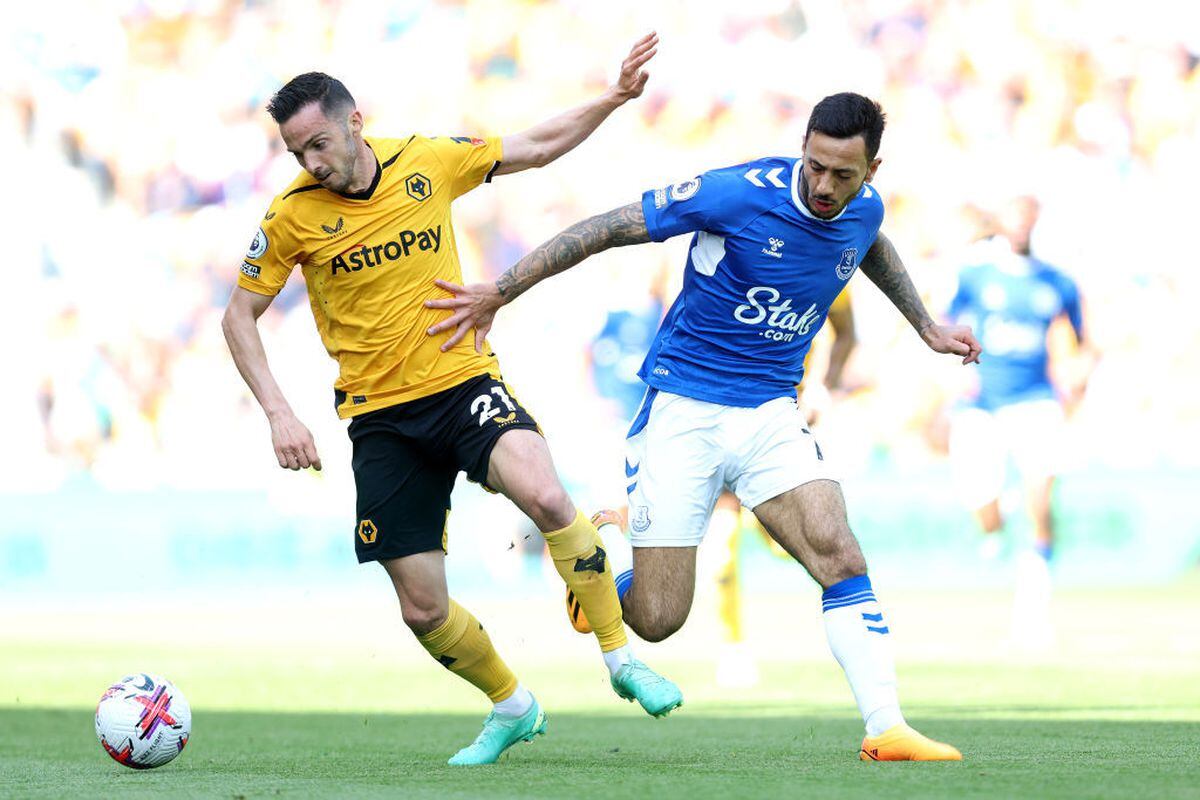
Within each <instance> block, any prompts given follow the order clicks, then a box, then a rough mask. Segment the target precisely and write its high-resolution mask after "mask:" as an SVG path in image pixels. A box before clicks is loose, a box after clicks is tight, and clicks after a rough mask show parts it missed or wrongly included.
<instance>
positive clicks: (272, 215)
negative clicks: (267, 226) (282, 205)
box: [263, 211, 275, 220]
mask: <svg viewBox="0 0 1200 800" xmlns="http://www.w3.org/2000/svg"><path fill="white" fill-rule="evenodd" d="M263 219H264V220H272V219H275V212H274V211H268V212H267V215H266V216H265V217H263Z"/></svg>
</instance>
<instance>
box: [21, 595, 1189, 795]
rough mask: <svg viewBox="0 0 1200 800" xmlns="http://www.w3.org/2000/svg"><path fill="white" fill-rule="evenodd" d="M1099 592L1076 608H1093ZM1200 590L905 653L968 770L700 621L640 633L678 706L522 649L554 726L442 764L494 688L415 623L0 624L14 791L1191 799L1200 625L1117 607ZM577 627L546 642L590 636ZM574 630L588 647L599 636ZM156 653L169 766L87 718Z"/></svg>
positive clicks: (805, 664) (920, 711)
mask: <svg viewBox="0 0 1200 800" xmlns="http://www.w3.org/2000/svg"><path fill="white" fill-rule="evenodd" d="M1097 597H1098V596H1089V597H1088V598H1080V599H1078V600H1077V602H1078V603H1079V605H1080V606H1081V607H1087V608H1092V609H1095V608H1096V606H1097V603H1098V602H1100V601H1099V600H1097ZM1196 600H1197V593H1196V591H1195V587H1194V585H1192V586H1188V587H1185V590H1184V591H1182V592H1175V593H1169V594H1163V595H1161V596H1159V597H1157V598H1151V599H1150V600H1147V601H1145V602H1143V603H1141V605H1139V606H1137V611H1136V612H1134V613H1132V614H1131V612H1129V611H1128V607H1129V604H1127V603H1124V602H1123V601H1122V600H1121V599H1120V598H1119V597H1118V598H1117V599H1116V600H1109V601H1108V605H1106V606H1102V611H1104V613H1105V614H1107V618H1106V619H1104V620H1102V621H1098V622H1095V623H1093V624H1094V625H1095V626H1096V627H1095V629H1094V630H1093V631H1092V632H1089V633H1088V634H1087V638H1085V639H1081V640H1078V641H1074V642H1068V643H1067V644H1066V645H1065V646H1066V647H1067V649H1068V652H1067V654H1066V655H1065V656H1059V657H1052V658H1044V659H1034V660H1032V661H1022V660H1014V659H1007V658H1000V659H993V658H990V657H981V656H980V655H979V654H978V653H975V654H973V653H972V652H970V646H969V645H968V646H964V647H963V648H961V650H960V651H956V653H952V654H950V655H944V654H939V655H938V657H937V658H925V659H914V658H912V657H906V656H905V655H904V654H903V653H902V655H901V660H900V669H899V673H900V674H899V677H900V685H901V695H902V699H903V701H904V705H905V710H906V713H907V715H908V717H909V720H910V722H912V723H913V724H914V725H915V726H916V727H918V728H919V729H921V730H923V731H924V732H926V733H928V734H929V735H932V736H934V737H937V738H941V739H944V740H945V741H949V742H952V743H954V744H956V745H957V746H959V747H960V748H961V749H962V751H963V753H964V756H965V760H964V761H963V762H961V763H950V764H868V763H860V762H859V761H857V760H856V751H857V746H858V743H859V741H860V738H861V735H862V733H861V724H860V721H859V720H858V717H857V713H856V712H855V710H854V708H853V703H852V700H851V698H850V695H849V692H848V690H847V689H846V687H845V684H844V682H843V681H842V678H841V675H840V672H839V670H838V669H837V667H836V665H835V664H834V663H833V662H832V659H829V658H827V657H822V656H823V654H822V653H820V652H817V653H814V654H813V656H812V657H811V658H810V659H807V660H800V661H794V660H787V661H773V662H772V661H768V662H766V663H765V664H764V674H763V681H762V682H761V684H760V686H759V687H757V688H755V689H753V690H746V691H739V692H728V691H723V690H721V689H718V688H717V687H716V686H715V685H714V683H713V676H712V666H711V664H709V663H706V662H705V661H704V660H703V659H702V658H698V657H696V654H697V653H700V654H703V653H704V652H705V639H703V638H699V637H693V639H692V640H691V641H692V644H693V645H697V646H696V647H694V648H693V649H691V650H687V649H686V648H685V649H683V650H676V651H670V650H664V651H661V652H659V651H655V650H652V649H651V648H649V647H648V646H646V645H642V646H641V649H642V651H643V652H647V651H648V652H650V653H651V654H652V655H654V657H653V658H651V659H650V660H652V661H653V662H654V663H655V666H658V667H660V668H662V670H663V671H664V672H667V673H669V674H670V675H671V676H672V677H674V678H676V679H677V680H678V681H679V683H680V684H681V685H682V686H683V688H684V691H685V694H686V696H687V704H686V705H685V706H684V708H682V709H681V710H679V711H677V712H675V713H674V714H672V715H671V716H670V717H668V718H666V719H663V720H654V719H650V718H649V717H646V716H645V715H644V714H642V713H641V711H640V709H638V708H636V706H632V705H629V704H626V703H624V702H621V701H619V700H618V699H617V698H616V697H615V696H614V695H612V693H611V691H610V690H609V689H608V687H607V681H606V676H605V675H604V673H603V669H602V668H601V667H600V666H599V664H598V662H597V661H595V660H588V658H582V659H579V658H574V657H567V658H565V659H560V660H555V661H553V662H538V661H537V660H536V659H535V658H534V657H533V656H532V655H530V654H529V653H524V654H517V655H514V657H513V658H512V659H511V660H512V661H514V662H519V664H514V666H517V667H518V671H519V673H520V676H521V679H522V681H523V682H524V683H525V684H526V685H528V686H530V687H531V688H533V689H534V690H535V692H536V693H537V694H538V696H539V698H540V700H541V701H542V703H543V706H544V707H545V709H546V711H547V714H548V716H549V730H548V735H547V736H545V737H542V738H540V739H538V740H537V741H536V742H535V743H534V744H531V745H526V744H521V745H518V746H517V747H515V748H513V749H512V750H511V751H510V752H509V754H508V755H507V756H506V757H505V758H504V759H503V760H502V761H501V763H500V764H498V765H496V766H494V767H483V768H472V769H461V768H459V769H452V768H449V767H446V766H445V765H444V764H445V760H446V758H447V757H448V756H449V755H450V754H452V753H453V752H454V751H455V750H456V749H457V748H458V747H460V746H462V745H464V744H466V743H468V742H469V741H470V740H471V739H472V738H473V737H474V735H475V733H476V732H477V731H478V727H479V724H480V722H481V721H482V718H483V716H484V714H485V713H486V704H485V703H484V702H482V698H480V697H478V696H477V695H476V694H475V693H474V692H473V690H470V689H469V687H465V686H463V685H461V684H460V683H459V682H457V681H455V680H454V679H452V678H451V677H450V676H448V675H446V674H444V673H442V672H441V671H440V670H439V669H438V668H437V667H436V666H435V665H434V664H432V663H431V662H426V661H423V660H420V659H418V658H414V657H412V656H413V651H412V649H411V648H410V647H409V646H408V643H407V642H405V641H403V639H402V637H397V641H398V642H399V643H398V644H396V645H395V647H396V648H397V650H396V651H395V652H392V651H378V650H372V649H371V647H369V646H366V645H362V646H356V645H355V644H354V642H356V641H359V637H360V636H361V635H362V634H361V633H356V634H353V635H347V636H346V637H345V638H344V640H343V641H342V642H341V643H337V642H335V643H333V644H331V646H329V647H327V648H313V647H299V646H297V645H296V644H295V643H294V642H292V643H289V642H274V641H259V642H245V643H228V642H227V643H225V644H224V645H221V646H218V645H214V644H211V643H205V644H203V645H199V644H196V645H188V644H186V643H173V644H155V645H154V646H152V647H149V648H146V647H139V646H137V645H135V644H134V643H131V642H117V643H112V644H105V643H104V642H99V641H95V640H87V637H86V636H84V637H82V638H83V641H76V642H74V643H72V644H65V643H63V641H61V640H58V639H57V637H51V636H43V637H40V638H39V637H36V636H31V635H29V634H28V631H26V632H25V633H22V632H20V631H17V632H13V631H9V632H8V633H7V636H4V635H0V797H6V798H9V797H11V798H19V797H31V798H32V797H64V798H67V797H114V798H117V797H119V798H124V797H165V796H171V797H181V798H183V797H224V798H260V797H261V798H273V797H296V798H301V797H405V798H420V797H437V798H458V797H462V798H474V797H483V796H486V797H526V798H531V797H627V798H634V797H648V796H653V797H655V798H674V797H686V798H689V800H694V799H695V798H705V797H721V798H728V797H753V796H762V797H803V796H809V797H864V798H878V797H947V798H951V797H953V798H976V797H978V798H1007V797H1089V798H1106V797H1139V798H1155V800H1160V799H1163V798H1185V797H1186V798H1195V797H1197V796H1200V681H1198V680H1197V678H1200V662H1198V660H1197V659H1196V658H1195V655H1196V652H1197V650H1196V649H1195V645H1194V637H1195V636H1196V635H1197V634H1196V631H1197V630H1198V629H1196V628H1195V627H1193V628H1192V629H1191V631H1192V632H1191V634H1190V636H1189V635H1187V634H1186V631H1180V633H1179V636H1178V637H1177V638H1171V637H1172V634H1170V630H1172V629H1173V624H1172V625H1165V626H1160V627H1157V628H1156V627H1155V626H1154V625H1152V624H1147V625H1146V626H1144V628H1143V630H1141V631H1140V632H1139V630H1138V628H1137V626H1136V625H1135V624H1134V623H1135V622H1136V620H1133V619H1121V618H1116V619H1114V615H1116V614H1118V613H1119V612H1118V611H1117V610H1118V609H1121V608H1124V609H1126V611H1125V612H1124V613H1126V614H1127V615H1131V616H1134V617H1140V615H1141V613H1142V612H1143V611H1147V610H1152V609H1159V610H1160V611H1162V612H1163V613H1178V614H1180V618H1181V619H1182V618H1188V617H1190V616H1191V614H1192V613H1194V612H1195V610H1197V605H1198V604H1197V602H1196ZM937 602H942V601H941V600H939V601H937ZM1181 603H1182V604H1183V605H1182V608H1181V606H1180V604H1181ZM898 605H899V606H900V607H901V608H903V607H904V604H903V603H900V604H898ZM1168 609H1180V610H1179V611H1176V612H1168V611H1167V610H1168ZM1066 610H1067V612H1068V614H1070V613H1072V609H1071V607H1070V606H1069V605H1068V606H1067V607H1066ZM554 613H558V610H557V609H554ZM547 619H550V617H547ZM1172 619H1174V618H1172ZM314 627H317V628H319V627H320V625H319V624H317V623H314ZM216 629H217V630H218V632H219V631H220V626H219V625H218V626H216ZM1105 630H1111V633H1112V637H1113V638H1112V641H1113V642H1116V643H1118V644H1121V645H1122V646H1120V647H1116V646H1114V647H1113V648H1111V649H1112V651H1113V652H1112V654H1111V655H1110V656H1109V657H1097V656H1096V653H1101V654H1102V653H1103V650H1104V647H1105V644H1104V643H1105V642H1106V641H1108V639H1106V638H1104V637H1103V636H1096V637H1095V638H1094V639H1093V638H1092V634H1093V633H1096V632H1103V631H1105ZM1147 631H1149V632H1147ZM752 633H754V634H755V635H758V634H759V632H757V631H752ZM0 634H4V631H3V630H2V629H0ZM1160 634H1161V636H1160ZM569 635H570V634H568V633H566V632H562V631H560V630H556V631H554V633H553V634H550V635H549V638H550V640H551V641H560V640H561V641H563V642H565V643H566V644H565V645H564V647H567V646H569V647H574V646H576V640H573V639H569V638H567V637H568V636H569ZM707 635H708V634H707V633H706V634H705V636H707ZM1163 636H1165V637H1166V638H1163ZM493 637H494V638H497V639H500V638H508V639H511V637H512V634H511V633H510V632H508V631H504V632H503V635H502V636H497V634H496V631H495V630H493ZM216 638H217V639H220V638H221V637H220V636H219V635H218V636H217V637H216ZM911 638H917V639H920V636H917V635H916V634H915V632H914V636H913V637H911ZM938 639H939V637H937V636H931V639H930V641H934V642H936V641H937V640H938ZM579 640H580V641H581V640H582V637H579ZM1131 641H1132V642H1133V645H1132V646H1129V643H1130V642H1131ZM685 644H687V642H685ZM578 646H579V647H584V650H581V651H580V652H583V653H584V654H585V655H586V654H587V652H588V651H587V650H586V643H583V644H580V645H578ZM1143 646H1145V647H1157V648H1159V652H1153V651H1146V650H1143ZM1089 648H1091V649H1090V650H1089ZM509 649H510V650H511V649H513V648H511V647H510V648H509ZM396 653H399V654H400V655H396ZM1088 654H1090V655H1088ZM567 655H568V656H571V653H568V654H567ZM393 656H394V657H393ZM682 656H687V657H686V658H685V657H682ZM984 656H986V654H984ZM1085 656H1086V657H1085ZM143 664H145V665H150V667H149V668H151V669H152V670H153V671H158V672H161V673H162V674H164V675H166V676H168V677H170V678H171V679H172V680H174V681H175V682H176V683H177V684H178V685H180V687H181V688H183V689H184V691H185V693H186V694H187V696H188V699H189V701H190V702H191V704H192V708H193V735H192V739H191V741H190V743H189V744H188V746H187V749H186V750H185V751H184V752H183V754H182V755H181V756H180V757H179V758H178V759H176V760H175V761H174V762H172V763H171V764H168V765H167V766H165V767H162V768H159V769H156V770H149V771H144V772H135V771H132V770H128V769H125V768H123V767H121V766H119V765H117V764H115V763H113V762H112V761H110V760H109V759H108V757H107V756H106V755H105V754H104V753H103V752H102V751H101V749H100V747H99V745H98V744H97V743H96V740H95V736H94V734H93V731H92V712H93V708H94V703H95V700H96V699H97V697H98V695H99V693H100V692H101V691H102V690H103V688H104V686H106V685H107V683H108V682H109V681H111V680H112V679H113V678H114V677H117V676H119V675H120V674H122V673H123V672H127V671H131V670H132V669H136V668H137V665H143Z"/></svg>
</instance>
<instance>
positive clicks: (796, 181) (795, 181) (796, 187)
mask: <svg viewBox="0 0 1200 800" xmlns="http://www.w3.org/2000/svg"><path fill="white" fill-rule="evenodd" d="M803 168H804V159H803V158H797V159H796V164H795V166H793V167H792V203H794V204H795V206H796V208H797V209H799V211H800V213H801V214H803V215H804V216H806V217H808V218H809V219H812V220H816V221H817V222H837V221H838V220H839V219H841V218H842V215H843V214H845V213H846V209H848V208H850V203H853V202H854V198H853V197H852V198H850V203H846V207H845V208H843V209H842V210H841V211H839V212H838V213H837V216H836V217H830V218H829V219H823V218H821V217H818V216H817V215H816V214H814V213H812V212H811V211H809V210H808V206H806V205H804V201H803V200H801V199H800V170H801V169H803ZM858 191H859V193H860V194H861V193H862V189H859V190H858ZM857 196H858V195H855V197H857Z"/></svg>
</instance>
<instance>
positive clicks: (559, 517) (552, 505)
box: [528, 481, 575, 531]
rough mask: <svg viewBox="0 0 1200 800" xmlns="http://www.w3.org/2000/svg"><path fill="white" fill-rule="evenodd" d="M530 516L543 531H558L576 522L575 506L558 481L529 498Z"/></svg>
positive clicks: (539, 489) (540, 488) (541, 488)
mask: <svg viewBox="0 0 1200 800" xmlns="http://www.w3.org/2000/svg"><path fill="white" fill-rule="evenodd" d="M528 507H529V516H530V518H531V519H532V520H533V521H534V523H535V524H536V525H537V526H538V528H540V529H541V530H543V531H557V530H561V529H562V528H565V527H567V526H568V525H570V524H571V523H572V522H574V521H575V504H574V503H572V502H571V498H570V497H569V496H568V495H567V492H566V490H565V489H563V487H562V486H561V485H560V484H559V483H558V482H557V481H556V482H555V483H554V484H553V485H551V486H542V487H539V488H538V489H537V490H536V491H535V492H534V493H533V496H532V497H530V498H529V503H528Z"/></svg>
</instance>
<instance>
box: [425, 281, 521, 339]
mask: <svg viewBox="0 0 1200 800" xmlns="http://www.w3.org/2000/svg"><path fill="white" fill-rule="evenodd" d="M434 283H436V284H437V285H438V286H439V287H440V288H442V289H445V290H446V291H447V292H450V294H452V295H453V297H443V298H439V299H437V300H426V301H425V307H426V308H447V309H451V310H452V311H454V313H453V314H451V315H450V316H448V317H446V318H445V319H444V320H442V321H441V322H439V323H437V324H436V325H433V326H431V327H430V328H429V329H428V330H426V331H425V333H427V334H428V335H430V336H437V335H438V334H439V333H441V332H443V331H448V330H450V329H451V328H454V333H453V334H452V335H451V336H450V338H449V339H447V340H446V341H444V342H442V347H441V350H442V352H443V353H444V352H446V351H447V350H449V349H450V348H451V347H454V345H456V344H458V343H459V342H461V341H462V340H463V337H464V336H466V335H467V332H468V331H470V330H471V329H472V328H474V329H475V352H476V353H482V352H483V342H484V339H486V338H487V333H488V331H490V330H491V329H492V320H493V319H495V318H496V312H497V311H499V310H500V306H502V305H504V298H503V297H502V296H501V295H500V290H499V289H497V288H496V284H494V283H473V284H471V285H470V286H459V285H458V284H457V283H450V281H443V280H435V281H434Z"/></svg>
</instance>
